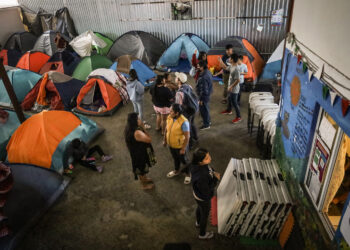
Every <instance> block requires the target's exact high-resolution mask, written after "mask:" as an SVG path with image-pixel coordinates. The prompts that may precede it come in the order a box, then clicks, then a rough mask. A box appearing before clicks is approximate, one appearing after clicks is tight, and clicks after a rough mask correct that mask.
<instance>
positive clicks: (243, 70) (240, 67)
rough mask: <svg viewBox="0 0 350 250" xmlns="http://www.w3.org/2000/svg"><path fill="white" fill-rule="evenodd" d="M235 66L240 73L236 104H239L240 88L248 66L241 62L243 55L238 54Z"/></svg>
mask: <svg viewBox="0 0 350 250" xmlns="http://www.w3.org/2000/svg"><path fill="white" fill-rule="evenodd" d="M237 68H238V71H239V73H240V75H239V86H240V88H239V94H238V98H237V102H238V105H239V106H241V93H242V88H243V85H244V76H245V75H246V74H248V67H247V65H246V64H244V63H243V56H242V55H239V56H238V62H237Z"/></svg>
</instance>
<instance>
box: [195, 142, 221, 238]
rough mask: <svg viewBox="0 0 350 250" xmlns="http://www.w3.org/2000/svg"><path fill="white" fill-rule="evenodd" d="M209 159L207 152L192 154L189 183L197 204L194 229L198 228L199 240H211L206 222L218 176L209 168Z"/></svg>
mask: <svg viewBox="0 0 350 250" xmlns="http://www.w3.org/2000/svg"><path fill="white" fill-rule="evenodd" d="M210 163H211V157H210V154H209V152H208V150H206V149H204V148H198V149H196V151H195V152H194V153H193V158H192V164H191V183H192V189H193V196H194V198H195V200H196V202H197V205H198V206H197V210H196V223H195V225H196V227H199V229H200V231H199V236H198V237H199V239H210V238H213V236H214V233H213V232H207V231H206V227H207V221H208V216H209V212H210V207H211V198H212V197H213V196H214V191H215V186H216V184H217V182H218V180H220V174H219V173H217V172H215V171H214V169H213V168H211V167H210V166H209V164H210Z"/></svg>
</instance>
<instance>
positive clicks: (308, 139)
mask: <svg viewBox="0 0 350 250" xmlns="http://www.w3.org/2000/svg"><path fill="white" fill-rule="evenodd" d="M284 58H285V62H284V68H283V71H282V98H281V109H280V113H279V117H278V121H277V130H276V139H275V145H274V147H275V154H276V158H277V160H278V161H279V164H280V166H281V168H282V170H283V173H284V175H285V177H286V180H287V182H288V184H289V185H288V186H289V189H290V193H291V195H292V197H293V199H294V201H295V204H296V206H295V211H294V213H295V215H296V218H297V222H298V223H299V226H300V228H302V233H303V238H304V240H305V248H306V249H323V248H325V249H330V248H334V247H336V243H335V242H329V240H327V239H328V236H327V233H326V231H325V229H324V227H323V225H322V223H321V221H320V219H319V216H318V214H317V212H316V210H315V208H314V207H313V204H312V203H311V201H310V200H309V197H308V196H307V195H306V193H305V191H304V190H303V184H302V183H303V181H304V177H305V172H306V167H307V163H308V158H309V154H310V150H311V145H312V140H313V136H314V133H315V126H316V123H317V117H318V114H319V110H320V107H322V108H323V109H324V110H325V111H326V112H327V113H328V114H329V115H330V116H331V117H332V118H333V119H334V120H335V121H336V122H337V124H338V125H339V126H340V127H341V128H342V129H343V131H344V132H345V133H346V134H347V135H350V112H349V111H348V112H347V113H346V114H345V116H344V114H343V112H342V104H341V103H342V100H341V98H340V97H337V98H336V99H335V101H334V103H333V104H332V103H331V97H330V95H329V94H327V92H326V93H325V84H324V83H322V82H321V81H320V80H319V79H317V78H314V77H313V78H311V81H310V80H309V74H308V72H307V69H305V67H303V65H302V63H301V62H298V58H297V57H296V56H294V55H293V53H291V52H290V51H289V50H288V49H286V54H285V57H284Z"/></svg>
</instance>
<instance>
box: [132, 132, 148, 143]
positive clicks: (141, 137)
mask: <svg viewBox="0 0 350 250" xmlns="http://www.w3.org/2000/svg"><path fill="white" fill-rule="evenodd" d="M134 136H135V140H136V141H139V142H144V143H151V142H152V139H151V137H150V136H149V134H148V133H147V132H143V131H141V130H136V131H135V133H134Z"/></svg>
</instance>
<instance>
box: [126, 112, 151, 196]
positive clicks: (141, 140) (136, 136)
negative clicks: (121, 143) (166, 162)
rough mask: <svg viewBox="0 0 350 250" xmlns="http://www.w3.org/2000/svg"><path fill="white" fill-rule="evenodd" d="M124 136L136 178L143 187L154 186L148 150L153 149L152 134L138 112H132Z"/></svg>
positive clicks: (145, 188)
mask: <svg viewBox="0 0 350 250" xmlns="http://www.w3.org/2000/svg"><path fill="white" fill-rule="evenodd" d="M124 138H125V142H126V145H127V147H128V150H129V153H130V157H131V162H132V171H133V173H134V175H135V180H137V179H138V178H139V179H140V182H141V185H142V189H144V190H149V189H152V188H154V184H153V182H152V179H151V178H149V177H147V173H148V172H149V168H150V167H151V166H152V164H151V161H150V158H149V154H148V150H149V149H150V150H153V148H152V144H151V142H152V139H151V136H150V135H149V134H148V133H147V132H146V130H145V128H144V124H143V122H142V121H141V120H140V119H139V118H138V114H137V113H130V114H129V115H128V121H127V124H126V127H125V131H124Z"/></svg>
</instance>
